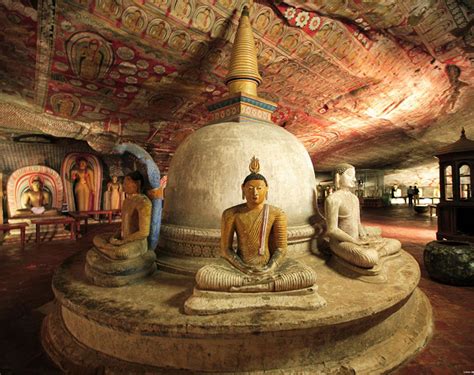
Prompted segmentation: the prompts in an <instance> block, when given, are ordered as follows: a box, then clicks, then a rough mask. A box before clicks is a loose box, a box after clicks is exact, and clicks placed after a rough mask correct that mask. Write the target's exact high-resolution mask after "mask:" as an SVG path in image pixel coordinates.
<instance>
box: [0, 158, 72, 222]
mask: <svg viewBox="0 0 474 375" xmlns="http://www.w3.org/2000/svg"><path fill="white" fill-rule="evenodd" d="M36 176H39V178H40V179H41V181H42V183H43V189H44V190H45V191H47V192H48V193H49V194H50V196H51V204H50V205H51V207H52V208H56V209H58V210H61V208H62V203H63V192H64V188H63V183H62V181H61V177H60V176H59V174H58V172H56V171H55V170H54V169H51V168H48V167H45V166H43V165H32V166H29V167H23V168H20V169H17V170H16V171H15V172H13V173H12V174H11V175H10V177H9V178H8V181H7V204H8V217H9V218H14V217H15V215H16V213H17V211H18V210H20V209H22V208H24V207H22V204H21V197H22V196H23V194H25V193H26V192H27V191H28V189H30V181H31V180H32V179H33V178H35V177H36Z"/></svg>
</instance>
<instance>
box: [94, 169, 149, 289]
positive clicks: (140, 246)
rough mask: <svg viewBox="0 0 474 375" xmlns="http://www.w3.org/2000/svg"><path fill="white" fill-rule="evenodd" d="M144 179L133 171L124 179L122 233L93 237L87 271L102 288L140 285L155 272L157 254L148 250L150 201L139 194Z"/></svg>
mask: <svg viewBox="0 0 474 375" xmlns="http://www.w3.org/2000/svg"><path fill="white" fill-rule="evenodd" d="M140 181H143V177H141V175H140V174H139V173H138V172H134V173H132V174H129V175H128V176H127V177H125V180H124V190H125V193H126V194H127V198H126V199H125V201H124V203H123V206H122V227H121V232H120V233H116V234H111V233H106V234H100V235H97V236H96V237H94V240H93V242H94V247H93V248H92V249H91V250H89V252H88V253H87V256H86V266H85V272H86V275H87V277H88V278H89V280H90V281H91V282H92V283H94V284H96V285H99V286H105V287H118V286H123V285H127V284H130V283H133V282H137V281H139V280H141V279H143V278H145V277H147V276H149V275H151V274H153V273H154V272H155V270H156V264H155V260H156V255H155V252H154V251H153V250H149V249H148V241H147V237H148V235H149V233H150V215H151V202H150V200H149V199H148V198H147V197H146V196H145V195H143V194H139V192H140V187H141V185H143V183H141V182H140Z"/></svg>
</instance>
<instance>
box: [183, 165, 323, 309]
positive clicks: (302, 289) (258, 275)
mask: <svg viewBox="0 0 474 375" xmlns="http://www.w3.org/2000/svg"><path fill="white" fill-rule="evenodd" d="M259 169H260V166H259V162H258V159H255V157H254V158H253V159H252V161H251V163H250V172H251V173H250V174H249V175H248V176H247V177H246V178H245V180H244V182H243V184H242V196H244V197H245V199H246V203H245V204H240V205H237V206H234V207H231V208H229V209H227V210H225V211H224V213H223V215H222V227H221V256H222V258H221V260H220V261H216V262H215V263H214V264H210V265H207V266H204V267H202V268H201V269H200V270H199V271H198V272H197V275H196V288H195V289H194V292H193V295H192V296H191V297H190V298H189V299H188V300H187V301H186V303H185V305H184V310H185V312H186V313H187V314H198V315H210V314H217V313H221V312H230V311H242V310H246V309H251V310H254V309H290V310H313V309H317V308H319V307H321V306H324V305H325V303H326V302H325V301H324V299H323V298H321V297H320V296H319V295H318V293H317V286H316V284H315V283H316V273H315V272H314V270H312V269H311V268H310V267H307V266H305V265H303V264H302V263H300V262H298V261H297V260H294V259H288V258H286V253H287V247H288V244H287V229H286V215H285V213H284V212H283V211H282V210H280V209H279V208H277V207H274V206H271V205H268V204H265V203H264V202H265V199H266V196H267V193H268V184H267V180H266V179H265V177H264V176H262V175H261V174H259V173H258V172H259ZM234 234H237V249H236V250H234V248H233V239H234Z"/></svg>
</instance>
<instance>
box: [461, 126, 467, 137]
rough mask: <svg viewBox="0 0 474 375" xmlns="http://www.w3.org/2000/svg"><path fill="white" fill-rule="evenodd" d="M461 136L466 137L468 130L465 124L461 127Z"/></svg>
mask: <svg viewBox="0 0 474 375" xmlns="http://www.w3.org/2000/svg"><path fill="white" fill-rule="evenodd" d="M461 138H466V130H465V129H464V126H463V127H462V129H461Z"/></svg>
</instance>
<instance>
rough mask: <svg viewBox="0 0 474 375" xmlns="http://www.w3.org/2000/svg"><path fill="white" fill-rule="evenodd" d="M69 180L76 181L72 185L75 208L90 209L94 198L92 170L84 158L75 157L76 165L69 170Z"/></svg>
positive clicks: (78, 209)
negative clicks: (73, 185)
mask: <svg viewBox="0 0 474 375" xmlns="http://www.w3.org/2000/svg"><path fill="white" fill-rule="evenodd" d="M69 180H70V181H72V180H75V181H76V182H75V187H74V195H75V198H76V210H77V211H89V210H91V209H92V207H93V205H92V202H93V199H94V172H93V171H92V170H91V169H90V168H88V166H87V160H86V159H85V158H83V157H79V158H77V159H76V167H75V168H74V169H73V170H72V171H71V179H69Z"/></svg>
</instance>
